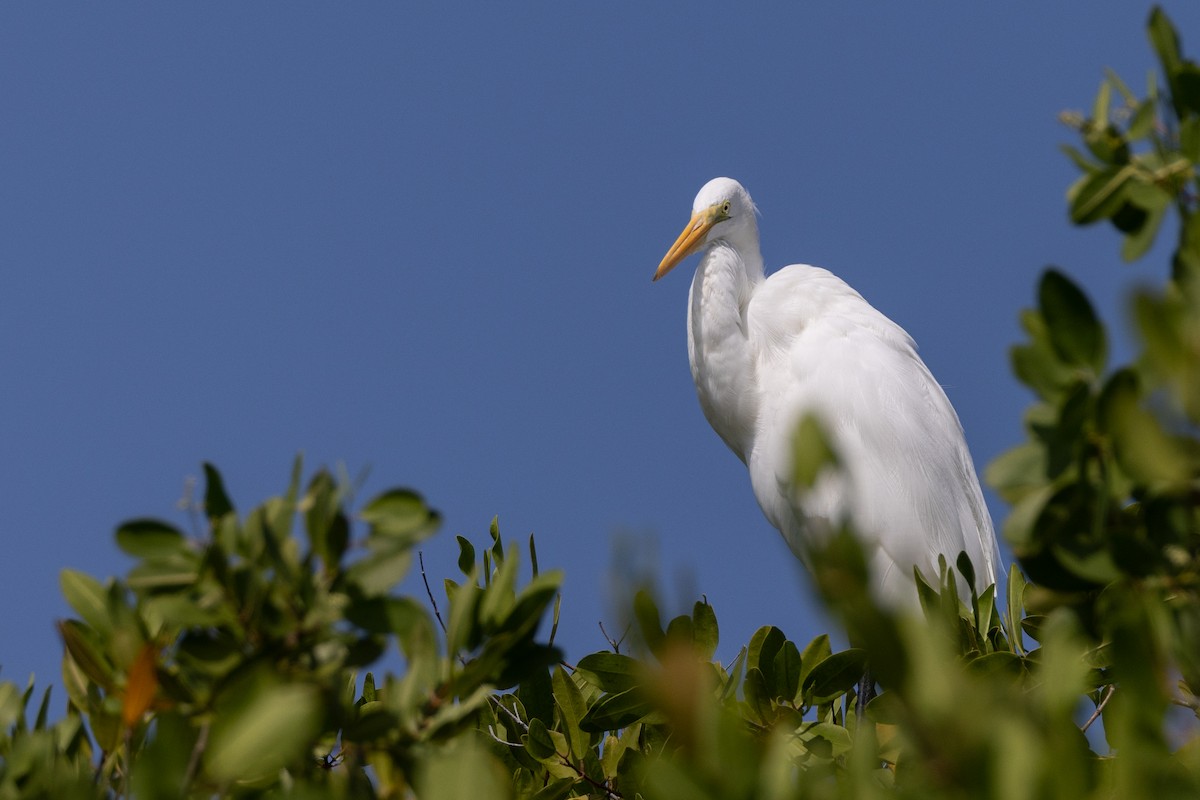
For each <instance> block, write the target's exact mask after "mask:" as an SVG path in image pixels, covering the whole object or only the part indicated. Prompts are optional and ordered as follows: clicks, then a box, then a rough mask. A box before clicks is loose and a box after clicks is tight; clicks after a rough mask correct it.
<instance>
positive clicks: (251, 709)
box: [204, 677, 321, 781]
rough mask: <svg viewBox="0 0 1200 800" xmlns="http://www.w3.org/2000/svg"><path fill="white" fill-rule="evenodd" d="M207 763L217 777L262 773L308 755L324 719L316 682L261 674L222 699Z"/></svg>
mask: <svg viewBox="0 0 1200 800" xmlns="http://www.w3.org/2000/svg"><path fill="white" fill-rule="evenodd" d="M218 702H219V705H218V713H217V714H216V716H215V718H214V720H213V724H212V732H211V735H210V738H209V744H208V748H207V750H206V751H205V759H204V760H205V765H206V767H207V769H208V771H209V773H210V774H211V775H212V776H213V777H215V778H216V779H217V780H219V781H237V780H248V779H255V778H263V777H265V776H268V775H271V774H273V773H275V772H277V771H278V770H279V769H282V768H283V767H285V766H287V765H288V764H291V763H293V762H295V761H298V760H299V759H301V758H303V757H304V754H305V751H306V750H307V748H308V747H309V746H310V745H311V743H312V739H313V738H314V737H315V736H316V734H317V732H318V731H319V726H320V723H321V705H320V695H319V693H318V691H317V689H316V687H313V686H308V685H305V684H288V683H281V682H275V681H274V680H272V679H268V678H265V677H260V678H259V679H257V680H254V681H251V682H249V684H248V685H245V686H238V687H237V688H235V689H233V690H231V691H230V692H229V693H228V694H227V695H225V696H223V697H222V698H221V699H220V700H219V701H218Z"/></svg>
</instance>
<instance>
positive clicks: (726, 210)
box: [721, 200, 729, 214]
mask: <svg viewBox="0 0 1200 800" xmlns="http://www.w3.org/2000/svg"><path fill="white" fill-rule="evenodd" d="M721 213H722V214H728V213H729V201H728V200H726V201H725V202H724V203H722V204H721Z"/></svg>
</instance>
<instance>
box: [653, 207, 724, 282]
mask: <svg viewBox="0 0 1200 800" xmlns="http://www.w3.org/2000/svg"><path fill="white" fill-rule="evenodd" d="M718 209H719V206H714V207H713V208H706V209H704V210H703V211H697V212H696V213H695V214H692V218H691V219H690V220H689V221H688V224H687V227H686V228H684V229H683V233H681V234H679V238H678V239H676V240H675V244H673V245H671V249H670V250H668V251H667V254H666V255H665V256H663V260H662V262H661V263H660V264H659V265H658V270H657V271H655V273H654V280H658V279H659V278H661V277H662V276H663V275H666V274H667V273H668V272H670V271H671V270H672V269H674V268H675V265H676V264H678V263H679V262H680V261H683V260H684V259H685V258H687V257H688V256H690V255H691V254H692V253H694V252H696V251H697V250H698V249H700V246H701V245H702V244H704V236H705V234H707V233H708V231H709V229H710V228H711V227H712V226H713V225H716V224H717V223H718V222H720V221H721V220H722V219H723V217H722V216H721V215H720V214H719V213H716V212H717V210H718Z"/></svg>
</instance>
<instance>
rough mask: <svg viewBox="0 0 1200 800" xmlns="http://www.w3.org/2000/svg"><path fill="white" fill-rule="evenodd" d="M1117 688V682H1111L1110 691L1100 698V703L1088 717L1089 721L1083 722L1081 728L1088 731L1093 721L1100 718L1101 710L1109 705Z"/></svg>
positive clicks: (1085, 731)
mask: <svg viewBox="0 0 1200 800" xmlns="http://www.w3.org/2000/svg"><path fill="white" fill-rule="evenodd" d="M1116 690H1117V686H1116V684H1110V685H1109V687H1108V691H1107V692H1105V693H1104V697H1103V698H1101V699H1100V704H1099V705H1097V706H1096V710H1095V711H1094V712H1092V715H1091V716H1090V717H1088V721H1087V722H1085V723H1083V727H1082V728H1080V729H1079V730H1080V731H1082V732H1083V733H1087V729H1088V728H1090V727H1092V723H1093V722H1095V721H1096V720H1098V719H1099V718H1100V712H1102V711H1104V707H1105V706H1106V705H1108V701H1109V700H1110V699H1112V696H1113V692H1115V691H1116Z"/></svg>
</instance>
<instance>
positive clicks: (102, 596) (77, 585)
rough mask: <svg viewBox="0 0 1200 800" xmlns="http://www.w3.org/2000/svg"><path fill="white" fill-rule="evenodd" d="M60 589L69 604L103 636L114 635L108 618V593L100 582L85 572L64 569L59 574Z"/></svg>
mask: <svg viewBox="0 0 1200 800" xmlns="http://www.w3.org/2000/svg"><path fill="white" fill-rule="evenodd" d="M58 583H59V587H60V588H61V589H62V593H63V597H65V598H66V599H67V603H68V604H69V605H70V606H71V608H73V609H74V610H75V613H77V614H79V616H80V617H82V618H83V621H84V622H86V623H87V624H88V625H91V626H92V627H93V628H94V629H95V630H96V631H97V633H99V634H100V635H101V636H104V637H107V636H109V635H110V634H111V633H112V621H111V620H110V619H109V616H108V600H107V596H108V593H107V591H106V590H105V589H104V587H103V586H101V585H100V582H99V581H97V580H96V579H95V578H93V577H92V576H91V575H87V574H85V573H83V572H78V571H76V570H73V569H64V570H63V571H62V572H61V573H59V577H58Z"/></svg>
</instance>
